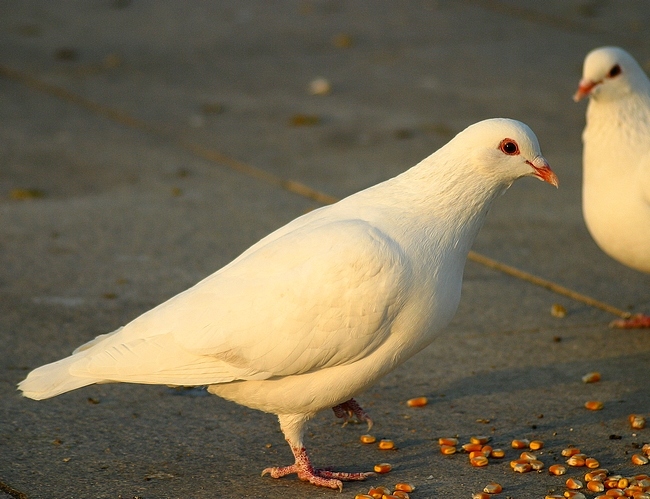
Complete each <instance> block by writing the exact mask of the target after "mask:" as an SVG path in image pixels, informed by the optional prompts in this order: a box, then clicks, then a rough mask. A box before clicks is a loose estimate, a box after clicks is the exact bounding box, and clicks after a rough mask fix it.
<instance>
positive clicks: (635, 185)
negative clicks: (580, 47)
mask: <svg viewBox="0 0 650 499" xmlns="http://www.w3.org/2000/svg"><path fill="white" fill-rule="evenodd" d="M586 96H589V105H588V106H587V124H586V127H585V130H584V132H583V134H582V141H583V146H584V149H583V157H582V164H583V184H582V211H583V216H584V219H585V223H586V225H587V228H588V229H589V233H590V234H591V236H592V237H593V239H594V241H596V243H597V244H598V246H599V247H600V248H601V249H602V250H603V251H604V252H605V253H607V254H608V255H609V256H611V257H612V258H614V259H615V260H617V261H619V262H620V263H622V264H624V265H627V266H628V267H631V268H633V269H636V270H639V271H641V272H647V273H650V80H648V77H647V76H646V74H645V73H644V71H643V69H641V67H640V66H639V64H638V63H637V62H636V61H635V60H634V58H633V57H632V56H631V55H630V54H628V53H627V52H626V51H625V50H623V49H621V48H618V47H601V48H597V49H594V50H592V51H591V52H589V54H587V57H586V58H585V61H584V66H583V73H582V79H581V80H580V84H579V87H578V91H577V92H576V94H575V95H574V100H576V101H579V100H580V99H582V98H584V97H586ZM613 325H615V326H618V327H650V317H648V316H644V315H641V314H639V315H637V316H635V317H633V318H632V319H631V320H623V321H615V322H614V323H613Z"/></svg>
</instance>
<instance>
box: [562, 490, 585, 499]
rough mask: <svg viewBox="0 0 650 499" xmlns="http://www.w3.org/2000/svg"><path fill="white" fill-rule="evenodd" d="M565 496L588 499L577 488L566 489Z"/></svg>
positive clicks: (570, 498) (568, 498)
mask: <svg viewBox="0 0 650 499" xmlns="http://www.w3.org/2000/svg"><path fill="white" fill-rule="evenodd" d="M564 497H566V498H567V499H587V498H586V497H585V495H584V494H583V493H582V492H578V491H577V490H566V491H565V492H564Z"/></svg>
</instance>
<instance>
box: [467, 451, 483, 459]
mask: <svg viewBox="0 0 650 499" xmlns="http://www.w3.org/2000/svg"><path fill="white" fill-rule="evenodd" d="M479 456H483V457H487V456H486V455H485V454H484V453H483V451H482V450H474V451H472V452H470V453H469V458H470V459H474V458H475V457H479Z"/></svg>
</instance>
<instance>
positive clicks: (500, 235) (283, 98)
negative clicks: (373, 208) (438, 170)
mask: <svg viewBox="0 0 650 499" xmlns="http://www.w3.org/2000/svg"><path fill="white" fill-rule="evenodd" d="M649 26H650V6H649V5H648V3H647V2H646V1H644V0H637V1H631V0H617V1H614V0H610V1H606V0H601V1H597V0H593V1H590V0H580V1H566V0H550V1H547V2H533V1H517V2H515V1H514V0H513V1H496V0H493V1H492V0H466V1H444V0H440V1H421V2H389V1H381V2H366V1H363V2H362V1H359V2H352V1H350V2H344V1H309V0H301V1H292V2H265V1H256V2H253V1H242V2H237V1H221V2H199V1H195V2H182V3H181V2H171V1H165V2H150V1H133V2H131V1H128V0H111V1H109V0H104V1H96V2H82V1H76V2H72V1H66V2H43V1H21V2H12V1H9V0H0V73H1V74H0V345H1V346H2V352H3V354H4V355H2V359H1V360H0V397H1V401H2V402H1V403H0V482H1V483H0V488H4V489H5V490H4V492H0V498H4V497H5V496H6V497H11V496H12V495H13V497H29V498H30V499H31V498H34V499H36V498H113V499H117V498H119V497H122V498H124V499H127V498H128V499H130V498H133V497H141V498H143V499H154V498H207V497H233V498H237V497H259V498H263V497H283V498H304V497H354V495H355V494H357V493H360V492H365V491H367V489H368V487H369V486H371V485H380V484H385V485H389V486H390V485H392V484H394V483H396V482H399V481H407V482H412V483H413V484H415V485H416V486H417V490H416V491H415V492H414V493H413V494H412V497H413V498H431V497H454V498H469V497H471V493H472V492H476V491H479V490H481V489H482V488H483V486H484V485H485V484H487V483H488V482H490V481H497V482H499V483H501V484H502V485H503V487H504V492H503V493H502V494H501V495H500V496H499V497H511V498H517V499H526V498H542V497H544V495H545V494H547V493H548V492H549V491H553V490H554V491H558V492H559V493H561V492H562V491H563V490H564V488H563V487H562V484H563V483H564V478H561V477H553V476H550V475H549V474H548V473H546V472H544V473H539V474H515V473H513V472H512V471H511V470H510V467H509V465H508V462H509V460H510V459H512V458H514V457H516V456H517V452H515V451H513V450H510V449H509V450H508V453H507V457H506V459H504V460H502V461H500V462H499V461H492V463H491V464H490V465H489V466H488V467H486V468H483V469H477V468H472V467H471V466H470V465H469V464H468V461H467V457H466V456H464V455H461V454H458V455H455V456H451V457H444V456H442V455H441V454H440V453H439V452H438V446H437V438H438V437H440V436H451V435H456V434H457V435H459V436H460V438H461V440H462V441H467V440H468V439H469V437H470V436H471V435H475V434H487V435H490V436H492V438H493V443H494V445H495V446H502V447H505V448H507V447H508V444H509V442H510V441H511V440H512V439H513V438H530V439H533V438H535V439H541V440H544V441H545V442H546V447H545V449H544V451H543V453H542V454H541V455H540V457H541V459H542V460H543V461H544V462H545V463H546V465H547V466H548V465H550V464H553V463H554V462H562V461H563V458H562V457H561V456H560V450H561V449H562V448H564V447H565V446H567V445H569V444H573V445H577V446H579V447H580V448H581V449H582V450H583V451H584V452H586V453H588V454H590V455H592V456H594V457H596V458H598V459H599V460H600V462H601V464H602V465H603V466H604V467H606V468H608V469H610V470H612V471H617V472H620V473H622V474H632V473H639V472H641V471H644V469H643V468H639V467H635V466H633V465H632V464H631V463H630V455H631V453H632V452H633V451H634V449H635V445H637V444H641V443H644V442H648V441H650V433H649V432H650V429H645V430H640V431H638V432H636V433H635V432H634V431H633V430H631V429H630V428H629V426H628V423H627V415H628V414H630V413H641V414H645V415H646V416H647V415H648V411H650V383H648V377H647V366H648V361H649V360H650V337H649V336H648V334H649V333H648V332H644V331H618V330H610V329H609V328H608V327H607V324H608V322H609V321H610V320H611V319H613V318H614V317H613V316H611V315H609V314H607V313H605V312H602V311H600V310H597V309H594V308H591V307H588V306H586V305H583V304H581V303H578V302H575V301H572V300H569V299H567V298H564V297H561V296H558V295H555V294H552V293H550V292H548V291H546V290H544V289H541V288H539V287H535V286H533V285H531V284H530V283H527V282H524V281H520V280H517V279H514V278H512V277H509V276H506V275H504V274H500V273H498V272H495V271H493V270H489V269H487V268H485V267H482V266H480V265H478V264H476V263H473V262H470V263H468V265H467V269H466V276H465V282H464V286H463V298H462V302H461V306H460V308H459V311H458V314H457V316H456V318H455V319H454V321H453V323H452V324H451V325H450V327H449V328H448V329H447V330H446V332H445V333H444V334H441V335H440V337H439V338H438V339H437V341H436V342H435V343H434V344H433V345H432V346H430V347H429V348H428V349H426V350H425V351H423V352H422V353H420V354H419V355H418V356H416V357H415V358H413V359H412V360H411V361H410V362H409V363H407V364H406V365H404V366H402V367H401V368H399V369H398V370H397V371H395V372H394V373H392V374H391V375H389V376H387V377H386V378H385V379H384V380H383V381H382V382H381V383H380V384H379V385H377V386H375V387H374V388H372V389H370V390H369V391H368V392H366V393H365V394H362V395H361V396H360V397H359V398H358V400H359V402H360V403H361V404H362V405H363V406H364V407H365V408H366V409H367V410H368V411H369V412H370V413H371V414H372V416H373V419H374V420H375V423H376V426H375V428H374V429H373V434H375V435H376V436H377V437H386V438H392V439H393V440H394V441H395V442H396V444H397V446H398V450H396V451H390V452H386V451H385V452H382V451H379V450H378V449H377V448H376V447H374V446H363V445H362V444H360V443H359V441H358V438H359V435H361V434H362V433H365V427H364V426H356V425H349V426H347V427H344V428H341V427H340V425H339V424H338V423H337V422H336V421H335V418H334V416H333V414H332V413H331V412H324V413H322V414H320V415H319V416H318V417H317V418H316V419H315V420H314V421H313V422H312V423H311V425H310V427H309V435H308V439H307V443H308V447H309V448H310V450H311V453H312V457H313V460H314V462H315V463H316V464H317V465H323V466H326V465H337V466H338V467H340V468H341V469H344V470H366V469H369V468H371V467H372V466H373V465H374V464H376V463H378V462H383V461H388V462H390V463H392V465H393V466H394V470H393V471H392V472H391V473H390V474H389V475H385V476H382V477H379V478H375V479H371V480H369V481H368V482H365V483H351V484H346V485H345V488H344V491H343V494H342V495H340V496H339V495H337V493H336V492H334V491H329V490H322V489H317V488H315V487H313V486H310V485H307V484H304V483H302V482H299V481H298V480H297V479H296V478H295V476H291V477H287V478H283V479H280V480H273V479H271V478H269V477H260V476H259V474H260V472H261V470H262V469H263V468H264V467H266V466H269V465H281V464H289V463H290V462H291V460H292V458H291V454H290V451H289V448H288V446H287V445H286V444H285V442H284V440H283V438H282V434H281V432H280V430H279V427H278V424H277V421H276V420H275V417H274V416H272V415H268V414H263V413H260V412H256V411H253V410H249V409H247V408H244V407H240V406H237V405H235V404H232V403H229V402H226V401H224V400H221V399H218V398H216V397H213V396H207V395H205V393H204V392H202V391H199V390H189V391H188V390H173V389H169V388H166V387H159V386H135V385H101V386H92V387H88V388H84V389H81V390H78V391H75V392H72V393H68V394H65V395H62V396H60V397H57V398H54V399H51V400H47V401H42V402H34V401H31V400H27V399H24V398H22V397H21V396H20V395H19V393H18V392H16V390H15V386H16V383H18V382H19V381H20V380H21V379H23V378H24V376H25V375H26V374H27V372H28V371H29V370H30V369H32V368H35V367H38V366H39V365H42V364H44V363H47V362H50V361H53V360H56V359H58V358H60V357H62V356H65V355H67V354H68V353H69V352H70V351H71V350H72V349H74V348H75V347H76V346H78V345H79V344H81V343H82V342H84V341H87V340H88V339H90V338H93V337H94V336H96V335H97V334H100V333H104V332H108V331H112V330H114V329H115V328H117V327H118V326H120V325H122V324H124V323H125V322H126V321H129V320H130V319H133V318H135V317H136V316H138V315H139V314H140V313H142V312H144V311H146V310H148V309H149V308H151V307H153V306H154V305H156V304H158V303H160V302H161V301H163V300H165V299H166V298H168V297H170V296H172V295H174V294H176V293H177V292H180V291H182V290H183V289H185V288H187V287H188V286H190V285H192V284H193V283H195V282H196V281H198V280H199V279H201V278H202V277H204V276H206V275H208V274H210V273H212V272H213V271H215V270H217V269H218V268H219V267H221V266H222V265H224V264H226V263H227V262H228V261H230V260H231V259H232V258H234V257H235V256H236V255H238V254H239V253H240V252H241V251H243V250H244V249H246V248H247V247H248V246H249V245H251V244H252V243H254V242H255V241H257V240H258V239H259V238H261V237H262V236H264V235H265V234H267V233H269V232H270V231H272V230H273V229H275V228H277V227H279V226H281V225H282V224H284V223H286V222H287V221H289V220H291V219H293V218H295V217H296V216H298V215H300V214H302V213H304V212H305V211H307V210H310V209H312V208H314V207H316V206H318V203H317V202H316V201H314V200H312V199H309V198H307V197H305V196H302V195H300V194H296V193H295V192H291V191H290V190H287V189H286V188H284V187H283V186H278V185H277V184H274V181H275V180H277V179H281V180H291V181H294V182H300V183H301V184H304V185H306V186H309V187H311V188H314V189H316V190H318V191H321V192H323V193H326V194H329V195H331V196H335V197H341V196H345V195H347V194H350V193H353V192H355V191H357V190H359V189H361V188H364V187H367V186H369V185H372V184H374V183H376V182H378V181H380V180H383V179H386V178H388V177H391V176H393V175H395V174H397V173H399V172H401V171H403V170H404V169H406V168H408V167H410V166H412V165H413V164H415V163H416V162H417V161H419V160H420V159H422V158H423V157H425V156H427V155H428V154H430V153H431V152H433V151H434V150H435V149H437V148H438V147H440V146H441V145H442V144H444V143H445V142H446V141H447V140H448V139H449V138H450V137H451V136H452V135H453V134H454V133H456V132H458V131H460V130H461V129H463V128H464V127H465V126H467V125H469V124H471V123H473V122H476V121H479V120H481V119H484V118H488V117H512V118H517V119H520V120H522V121H524V122H526V123H528V124H529V125H530V126H531V127H532V128H533V130H535V132H536V133H537V135H538V137H539V140H540V143H541V145H542V149H543V151H544V153H545V156H546V157H547V159H548V160H549V162H550V163H551V165H552V167H553V169H554V170H555V172H556V173H557V174H558V176H559V177H560V189H559V190H558V191H555V190H554V189H551V188H549V186H547V185H543V184H541V183H540V182H536V181H534V180H532V179H525V180H523V181H520V182H518V183H517V185H515V186H514V187H513V188H512V189H511V190H510V191H509V192H508V193H507V194H506V195H505V196H504V197H503V198H501V199H500V200H499V201H498V202H497V205H496V206H495V207H494V209H493V211H492V213H491V214H490V216H489V217H488V221H487V224H486V226H485V227H484V229H483V230H482V232H481V234H480V235H479V238H478V240H477V242H476V245H475V248H474V249H475V250H477V251H479V252H481V253H483V254H486V255H488V256H490V257H492V258H495V259H497V260H499V261H502V262H504V263H507V264H510V265H514V266H516V267H518V268H521V269H524V270H526V271H528V272H532V273H534V274H536V275H540V276H543V277H545V278H547V279H549V280H551V281H554V282H557V283H559V284H562V285H564V286H568V287H570V288H572V289H575V290H577V291H580V292H582V293H586V294H588V295H590V296H593V297H594V298H597V299H599V300H602V301H604V302H607V303H610V304H612V305H615V306H618V307H621V308H625V309H628V308H629V309H631V310H634V311H642V310H645V311H650V290H649V286H648V284H650V279H649V278H648V276H647V275H642V274H639V273H637V272H634V271H632V270H629V269H627V268H624V267H623V266H621V265H619V264H617V263H616V262H614V261H613V260H611V259H609V258H608V257H606V256H605V255H604V254H603V253H601V252H600V250H599V249H598V248H597V247H596V246H595V244H594V243H593V242H592V240H591V239H590V237H589V235H588V233H587V231H586V229H585V227H584V224H583V221H582V217H581V212H580V181H581V165H580V156H581V143H580V134H581V131H582V127H583V124H584V110H585V106H584V104H580V105H576V104H573V103H572V101H571V95H572V93H573V91H574V90H575V87H576V84H577V81H578V79H579V77H580V70H581V64H582V60H583V57H584V55H585V54H586V52H587V51H589V50H590V49H592V48H594V47H596V46H601V45H605V44H617V45H621V46H623V47H625V48H626V49H628V50H629V51H630V52H631V53H632V54H633V55H634V56H636V57H637V58H638V60H639V61H640V62H641V64H642V65H645V66H646V67H648V62H650V41H649V40H650V37H649V36H648V34H649V33H648V30H649V29H650V28H649ZM319 76H320V77H325V78H327V79H328V80H329V81H330V82H331V84H332V92H331V93H330V94H329V95H326V96H314V95H310V94H309V93H308V91H307V86H308V83H309V82H310V81H311V80H312V79H314V78H316V77H319ZM314 121H315V123H314ZM301 123H302V126H299V125H300V124H301ZM199 148H201V149H200V150H199ZM242 165H244V166H243V167H244V168H247V167H253V168H256V169H259V170H261V171H264V172H268V173H270V174H272V175H273V176H274V177H273V178H271V179H270V181H269V179H266V180H265V179H260V178H257V177H255V176H251V175H250V174H248V173H246V172H243V171H242V170H241V168H240V167H242ZM233 167H235V169H233ZM237 168H240V169H239V170H238V169H237ZM258 177H259V175H258ZM284 186H285V187H286V183H285V184H284ZM25 198H27V199H25ZM554 303H559V304H562V305H563V306H564V307H565V308H566V309H567V312H568V313H567V316H566V317H565V318H563V319H558V318H555V317H553V316H551V314H550V308H551V305H552V304H554ZM589 371H600V372H601V373H602V381H601V382H599V383H595V384H589V385H587V384H584V383H582V382H581V379H580V378H581V376H582V375H583V374H585V373H586V372H589ZM420 395H425V396H427V397H429V400H430V403H429V405H427V406H426V407H424V408H421V409H409V408H407V407H406V406H405V401H406V399H408V398H411V397H414V396H420ZM590 399H598V400H602V401H603V402H604V404H605V406H604V409H603V410H602V411H598V412H589V411H587V410H585V409H584V408H583V403H584V402H585V401H586V400H590ZM611 435H616V436H619V437H621V438H616V439H611V438H610V436H611ZM581 474H582V471H580V470H571V471H570V473H569V475H570V476H579V475H581ZM2 494H5V495H2ZM21 494H22V495H21Z"/></svg>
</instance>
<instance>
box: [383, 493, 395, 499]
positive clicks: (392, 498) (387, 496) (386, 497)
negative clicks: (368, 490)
mask: <svg viewBox="0 0 650 499" xmlns="http://www.w3.org/2000/svg"><path fill="white" fill-rule="evenodd" d="M381 499H399V497H397V496H396V495H395V494H384V495H383V496H381Z"/></svg>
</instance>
